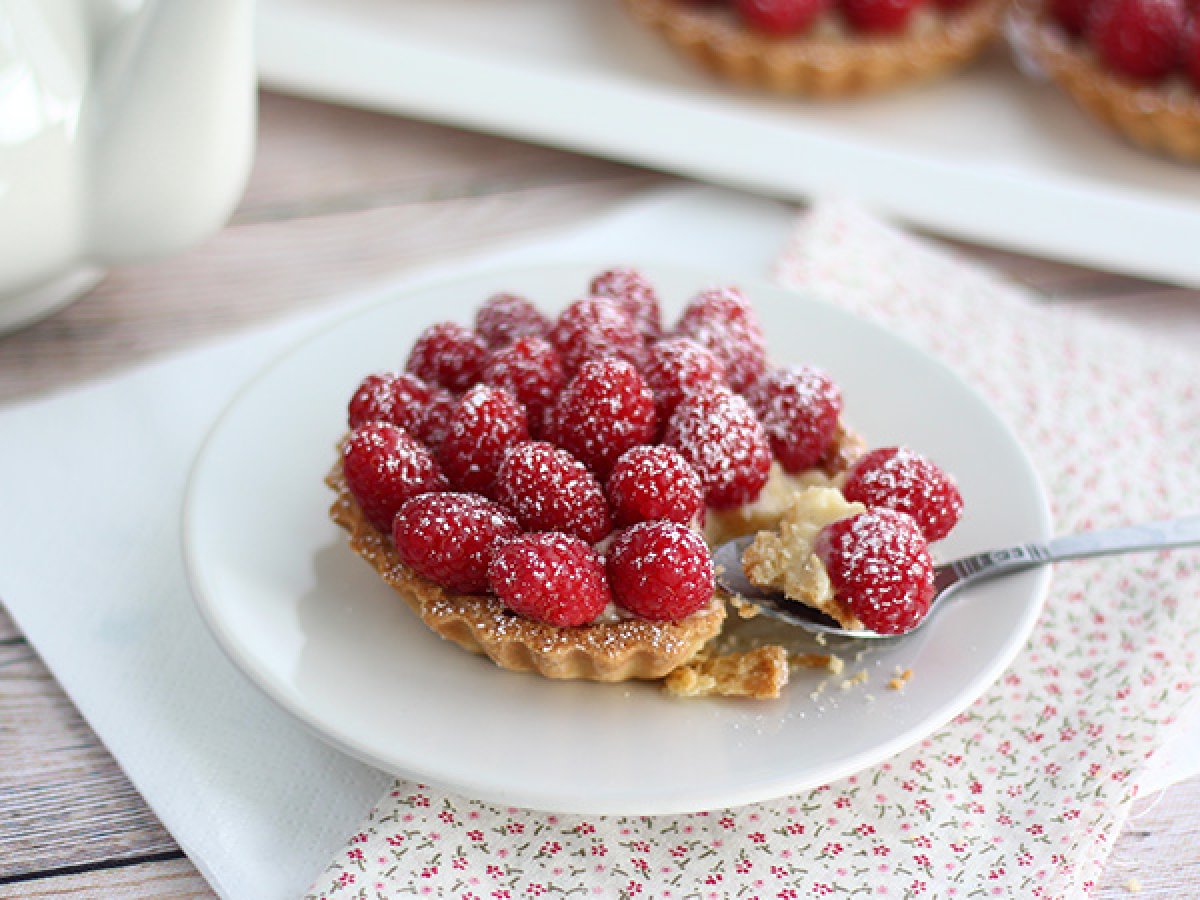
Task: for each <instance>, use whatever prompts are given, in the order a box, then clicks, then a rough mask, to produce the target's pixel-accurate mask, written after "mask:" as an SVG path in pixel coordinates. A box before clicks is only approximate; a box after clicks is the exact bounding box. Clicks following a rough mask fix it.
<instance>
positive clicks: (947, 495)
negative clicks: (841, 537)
mask: <svg viewBox="0 0 1200 900" xmlns="http://www.w3.org/2000/svg"><path fill="white" fill-rule="evenodd" d="M842 493H843V494H844V495H845V496H846V499H847V500H854V501H857V502H859V503H863V504H865V505H866V506H872V507H873V506H886V507H887V508H888V509H894V510H896V511H897V512H902V513H908V514H909V515H910V516H912V517H913V518H914V519H915V520H916V522H917V524H918V525H920V526H921V531H922V532H924V534H925V540H927V541H931V542H932V541H937V540H941V539H942V538H944V537H945V536H946V535H948V534H949V533H950V529H952V528H953V527H954V526H955V525H956V524H957V523H958V520H959V517H960V516H962V509H963V501H962V494H960V493H959V491H958V485H956V484H955V483H954V479H953V478H951V477H950V476H949V475H947V474H946V473H945V472H944V471H942V469H941V468H940V467H939V466H938V465H937V463H935V462H933V461H932V460H929V459H926V458H925V457H924V456H921V455H919V454H917V453H914V452H913V451H912V450H909V449H908V448H907V447H880V448H878V449H876V450H872V451H871V452H869V453H867V454H866V455H865V456H863V457H862V458H861V459H860V460H859V461H858V462H856V463H855V464H854V467H853V468H851V469H850V472H849V473H848V474H847V476H846V484H845V486H844V487H843V488H842Z"/></svg>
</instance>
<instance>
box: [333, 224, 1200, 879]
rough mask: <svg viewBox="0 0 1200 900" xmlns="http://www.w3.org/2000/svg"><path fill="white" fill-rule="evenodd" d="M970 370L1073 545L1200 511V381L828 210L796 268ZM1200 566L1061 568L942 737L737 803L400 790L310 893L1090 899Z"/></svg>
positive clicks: (1199, 606) (1163, 693)
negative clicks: (621, 803)
mask: <svg viewBox="0 0 1200 900" xmlns="http://www.w3.org/2000/svg"><path fill="white" fill-rule="evenodd" d="M776 276H777V279H778V281H780V282H781V283H782V284H784V285H787V286H791V287H796V288H802V289H804V290H805V291H807V292H810V293H813V294H815V295H817V296H820V297H822V298H824V299H826V300H828V301H830V302H832V303H834V304H837V305H839V306H841V307H843V308H845V309H847V310H850V311H851V312H854V313H856V314H857V315H860V316H862V317H864V318H867V319H871V320H874V321H876V322H879V323H881V324H883V325H886V326H887V327H889V328H891V329H892V330H893V331H896V332H899V333H900V334H903V335H904V336H906V337H908V338H909V339H911V340H913V341H915V342H916V343H918V344H919V345H921V346H922V347H923V348H924V349H925V350H927V351H928V352H930V353H931V354H933V355H936V356H938V357H940V358H942V359H943V360H944V361H946V362H947V363H949V364H950V365H951V366H952V367H953V368H955V369H956V370H957V372H958V373H959V374H960V375H961V376H962V377H963V378H964V379H965V380H966V381H968V382H969V383H971V384H972V385H974V386H975V387H976V388H977V389H979V390H980V391H981V392H982V393H983V394H984V395H985V396H986V397H987V399H988V400H989V401H990V402H991V404H992V405H993V406H994V407H995V408H996V409H997V410H998V411H999V412H1000V413H1001V415H1003V416H1004V417H1005V418H1006V419H1007V421H1008V422H1009V423H1010V424H1011V426H1012V427H1013V428H1014V430H1015V431H1016V432H1017V434H1018V435H1020V437H1021V438H1022V440H1023V442H1024V444H1025V446H1026V447H1027V448H1028V450H1029V452H1030V453H1031V455H1032V457H1033V459H1034V462H1035V465H1036V466H1037V468H1038V470H1039V472H1040V474H1041V477H1042V479H1043V482H1044V484H1045V485H1046V487H1047V490H1048V491H1049V493H1050V497H1051V501H1052V504H1053V507H1054V517H1055V522H1056V525H1057V530H1058V531H1059V532H1060V533H1068V532H1074V531H1080V530H1084V529H1088V528H1096V527H1105V526H1110V525H1116V524H1122V523H1127V522H1136V521H1139V520H1146V519H1153V518H1165V517H1168V516H1172V515H1180V514H1184V513H1189V512H1196V511H1197V510H1198V508H1200V502H1198V501H1197V498H1200V465H1197V462H1196V455H1195V453H1196V450H1195V448H1197V447H1200V363H1197V361H1195V360H1193V359H1190V358H1186V357H1184V356H1183V355H1182V354H1179V353H1177V352H1172V351H1171V350H1169V349H1166V348H1163V347H1162V346H1157V345H1150V344H1146V343H1144V342H1143V340H1142V339H1141V338H1139V337H1138V336H1136V335H1131V334H1129V333H1126V332H1125V331H1123V330H1122V329H1121V328H1119V327H1117V326H1108V325H1103V324H1097V323H1095V322H1093V321H1090V320H1083V319H1081V318H1080V317H1078V316H1077V315H1076V314H1074V313H1073V312H1072V311H1071V310H1069V309H1062V308H1058V307H1055V306H1053V305H1048V304H1045V303H1044V302H1041V301H1039V300H1035V299H1033V298H1031V297H1030V296H1028V295H1026V294H1025V293H1024V292H1023V291H1021V290H1019V289H1018V288H1016V287H1015V286H1013V285H1009V284H1005V283H1003V282H1001V281H998V280H997V279H995V278H994V277H992V276H990V275H988V274H987V273H984V272H982V271H980V270H978V269H977V268H975V267H973V266H971V265H969V264H967V263H965V262H963V261H961V260H958V259H955V258H953V257H952V256H950V255H948V254H946V253H945V252H943V251H940V250H935V249H933V248H932V247H930V246H927V245H925V244H922V243H921V242H919V241H918V240H916V239H914V238H912V237H910V236H907V235H904V234H902V233H900V232H898V231H896V230H894V229H892V228H891V227H889V226H887V225H884V224H883V223H881V222H879V221H877V220H875V219H873V218H871V217H870V216H868V215H867V214H865V213H864V212H862V211H861V210H859V209H858V208H856V207H854V206H851V205H847V204H842V203H829V204H823V205H817V206H816V207H815V208H814V209H813V210H812V211H811V212H810V213H809V214H808V215H807V216H805V218H804V219H803V220H802V221H801V222H800V224H799V225H798V226H797V229H796V231H795V233H794V234H793V236H792V238H791V241H790V243H789V245H788V247H787V250H786V252H785V253H784V255H783V257H782V259H781V260H780V261H779V264H778V269H777V272H776ZM1198 638H1200V552H1198V551H1193V550H1183V551H1177V552H1174V553H1172V554H1170V555H1166V554H1164V555H1161V556H1149V555H1141V556H1128V557H1118V558H1113V559H1110V560H1104V561H1095V562H1092V563H1087V564H1081V565H1071V566H1064V567H1061V569H1060V570H1059V571H1058V572H1057V573H1056V575H1055V579H1054V583H1053V586H1052V588H1051V593H1050V596H1049V598H1048V601H1047V604H1046V608H1045V612H1044V613H1043V615H1042V617H1041V620H1040V621H1039V623H1038V625H1037V628H1036V630H1035V631H1034V634H1033V636H1032V638H1031V639H1030V642H1029V645H1028V647H1027V648H1026V650H1025V652H1023V653H1022V654H1020V656H1018V658H1017V660H1016V661H1015V662H1014V664H1013V665H1012V667H1011V668H1010V669H1009V670H1008V671H1007V672H1006V673H1005V674H1004V675H1003V676H1002V677H1001V679H1000V680H999V681H998V682H997V683H996V684H995V685H993V686H992V688H991V689H990V690H989V691H988V692H987V693H985V694H984V695H983V696H982V697H981V698H980V699H979V700H978V701H977V702H976V703H974V704H973V705H972V706H971V707H970V708H968V709H967V710H966V711H965V712H963V713H962V714H961V715H959V716H958V717H957V718H955V719H954V720H953V721H952V722H950V723H949V724H947V725H946V726H945V727H944V728H942V729H940V730H939V731H937V732H936V733H934V734H933V735H932V736H930V737H929V738H928V739H926V740H924V741H922V742H920V743H919V744H918V745H916V746H914V747H912V748H910V749H908V750H906V751H904V752H903V753H900V754H899V755H897V756H895V757H894V758H892V759H890V760H889V761H887V762H885V763H882V764H880V765H878V766H876V767H874V768H872V769H868V770H866V771H863V772H861V773H859V774H858V775H856V776H853V777H850V778H846V779H843V780H842V781H839V782H836V783H834V784H829V785H825V786H822V787H819V788H817V789H815V790H812V791H806V792H803V793H801V794H798V795H795V796H791V797H782V798H780V799H778V800H775V801H771V802H768V803H760V804H756V805H752V806H746V807H741V808H737V809H725V810H713V811H710V812H706V813H697V814H693V815H681V816H660V817H621V816H608V817H579V816H566V815H562V816H555V815H548V814H544V813H539V812H534V811H530V810H525V809H515V808H502V807H497V806H493V805H490V804H486V803H480V802H477V801H474V800H471V799H469V798H465V797H458V796H452V795H448V794H445V793H443V792H441V791H439V790H437V789H436V788H431V787H427V786H425V785H421V784H416V783H413V782H409V781H397V782H396V783H395V785H394V786H393V789H392V790H391V791H390V793H389V794H388V795H387V796H386V797H384V798H383V799H382V800H381V801H380V803H379V805H378V806H377V807H376V808H375V809H373V810H372V811H371V813H370V815H369V816H368V818H367V820H366V821H365V822H364V823H363V825H362V828H361V830H360V831H359V832H358V833H356V834H354V835H353V836H351V838H350V840H349V843H348V845H347V846H346V848H345V850H344V851H343V852H342V853H341V854H340V855H339V856H338V857H337V858H336V859H335V860H334V861H333V862H332V863H331V864H330V865H329V866H328V868H327V869H326V870H325V871H324V872H323V873H322V874H321V875H320V877H319V878H318V879H317V881H316V883H315V884H314V886H313V887H312V890H311V895H310V896H311V897H316V898H326V897H344V898H350V897H355V898H375V897H391V896H395V895H398V894H417V895H425V896H436V897H453V898H461V900H497V898H518V897H521V898H524V897H543V896H544V897H554V896H564V897H565V896H580V897H583V896H596V897H621V898H631V897H663V898H671V897H677V898H708V897H712V898H721V897H737V898H745V900H750V898H800V897H822V896H829V895H834V894H837V895H856V896H885V897H893V898H909V897H919V896H929V897H938V898H953V897H962V898H974V897H992V896H1019V897H1042V898H1060V897H1062V898H1066V897H1081V896H1085V895H1086V894H1087V893H1088V892H1089V891H1090V890H1091V889H1092V888H1093V887H1094V885H1095V884H1096V881H1097V879H1098V878H1099V876H1100V873H1101V871H1102V868H1103V866H1104V863H1105V860H1106V858H1107V856H1108V853H1109V850H1110V848H1111V845H1112V842H1113V841H1114V839H1115V837H1116V835H1117V834H1118V832H1119V831H1120V829H1121V827H1122V823H1123V821H1124V819H1125V816H1126V814H1127V812H1128V809H1129V805H1130V803H1131V801H1132V799H1133V797H1134V794H1135V793H1136V787H1135V776H1136V772H1137V769H1138V767H1139V765H1140V764H1141V763H1142V762H1143V761H1144V760H1145V759H1146V757H1147V756H1148V754H1149V753H1150V752H1151V751H1152V750H1153V749H1154V748H1155V746H1156V745H1157V743H1158V741H1159V740H1160V739H1161V736H1162V730H1163V728H1164V726H1165V725H1167V724H1168V723H1169V722H1170V721H1171V719H1172V717H1173V715H1174V714H1175V713H1176V712H1177V711H1178V710H1179V709H1180V708H1181V707H1182V705H1183V704H1184V703H1185V702H1186V701H1187V700H1188V699H1189V697H1190V696H1191V694H1192V693H1193V688H1194V683H1195V681H1196V678H1197V675H1198V673H1200V664H1198V663H1197V660H1196V652H1195V650H1194V649H1193V648H1195V647H1196V646H1197V639H1198Z"/></svg>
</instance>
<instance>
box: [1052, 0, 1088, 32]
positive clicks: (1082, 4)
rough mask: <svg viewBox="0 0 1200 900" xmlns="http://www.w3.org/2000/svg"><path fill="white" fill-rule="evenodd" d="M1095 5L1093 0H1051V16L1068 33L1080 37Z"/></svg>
mask: <svg viewBox="0 0 1200 900" xmlns="http://www.w3.org/2000/svg"><path fill="white" fill-rule="evenodd" d="M1094 5H1095V4H1094V2H1093V0H1050V6H1049V10H1050V17H1051V18H1052V19H1054V21H1055V22H1057V23H1058V24H1059V25H1061V26H1062V27H1063V28H1064V29H1066V31H1067V33H1068V34H1072V35H1074V36H1075V37H1079V36H1080V35H1082V34H1083V32H1084V30H1085V29H1086V28H1087V22H1088V17H1089V16H1090V15H1091V12H1092V6H1094Z"/></svg>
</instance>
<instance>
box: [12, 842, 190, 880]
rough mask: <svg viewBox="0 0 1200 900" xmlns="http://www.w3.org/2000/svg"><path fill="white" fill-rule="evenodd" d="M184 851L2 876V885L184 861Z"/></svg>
mask: <svg viewBox="0 0 1200 900" xmlns="http://www.w3.org/2000/svg"><path fill="white" fill-rule="evenodd" d="M183 858H184V853H183V851H182V850H163V851H161V852H159V853H146V854H143V855H141V856H130V857H126V858H124V859H108V860H104V861H103V862H94V863H81V864H80V865H72V866H55V867H54V868H52V869H39V870H38V871H36V872H19V873H17V874H15V875H3V876H0V885H6V884H20V883H23V882H29V881H40V880H42V879H44V878H61V877H63V876H65V875H81V874H84V873H87V872H100V871H104V870H107V869H125V868H128V867H129V866H140V865H142V864H143V863H155V862H169V861H171V860H173V859H183Z"/></svg>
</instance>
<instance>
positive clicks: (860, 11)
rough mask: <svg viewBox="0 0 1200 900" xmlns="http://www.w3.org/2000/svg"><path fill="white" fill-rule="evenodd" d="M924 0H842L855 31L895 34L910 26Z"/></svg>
mask: <svg viewBox="0 0 1200 900" xmlns="http://www.w3.org/2000/svg"><path fill="white" fill-rule="evenodd" d="M922 2H923V0H841V6H842V14H843V15H844V16H845V17H846V20H847V21H848V22H849V23H850V27H851V28H853V29H854V30H855V31H860V32H865V33H875V34H895V33H897V32H900V31H903V30H904V29H905V28H906V27H907V26H908V19H909V17H910V16H911V15H912V13H913V10H915V9H916V8H917V7H918V6H920V5H921V3H922Z"/></svg>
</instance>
